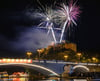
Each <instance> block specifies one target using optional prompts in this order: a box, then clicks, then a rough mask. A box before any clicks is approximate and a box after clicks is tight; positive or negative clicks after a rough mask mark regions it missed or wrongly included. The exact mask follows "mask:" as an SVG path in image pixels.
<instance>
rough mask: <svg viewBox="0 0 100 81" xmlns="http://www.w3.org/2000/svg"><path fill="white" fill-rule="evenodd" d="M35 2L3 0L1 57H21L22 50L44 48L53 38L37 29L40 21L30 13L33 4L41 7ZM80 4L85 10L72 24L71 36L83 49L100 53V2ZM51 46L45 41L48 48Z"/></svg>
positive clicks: (0, 11)
mask: <svg viewBox="0 0 100 81" xmlns="http://www.w3.org/2000/svg"><path fill="white" fill-rule="evenodd" d="M40 1H41V2H42V3H43V4H52V2H53V0H51V1H50V0H47V1H46V0H40ZM56 1H58V2H59V1H62V0H56ZM66 1H67V0H66ZM35 2H36V0H10V1H6V0H1V1H0V54H3V53H5V54H4V55H1V56H11V55H12V56H17V55H18V56H20V53H23V54H24V53H25V52H26V51H32V50H33V49H36V48H38V45H40V48H41V47H44V43H45V42H47V41H48V43H50V40H51V39H50V38H49V39H46V38H45V37H46V35H45V33H43V32H42V34H41V31H39V30H37V29H35V30H34V28H33V26H35V27H36V25H37V24H38V23H37V22H38V21H36V20H35V19H34V18H32V17H29V16H28V15H27V14H28V13H27V11H28V9H30V6H32V7H33V8H34V9H33V10H35V9H36V8H37V6H36V5H37V3H35ZM77 3H78V5H79V6H80V8H81V11H82V13H81V14H80V17H79V19H78V21H77V26H76V27H72V28H73V30H74V32H73V31H72V30H71V37H70V39H71V40H72V41H74V42H75V43H76V44H77V45H78V50H79V51H91V52H92V51H93V52H95V53H100V36H99V35H100V23H99V22H100V20H99V19H100V12H99V10H100V1H99V0H78V2H77ZM37 32H38V33H37ZM39 36H40V37H39ZM35 39H36V40H35ZM66 39H68V37H66ZM37 40H40V41H39V42H38V41H37ZM47 45H48V44H45V47H46V46H47ZM22 50H23V51H22ZM13 53H14V54H13ZM23 54H22V56H23Z"/></svg>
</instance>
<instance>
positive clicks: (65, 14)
mask: <svg viewBox="0 0 100 81" xmlns="http://www.w3.org/2000/svg"><path fill="white" fill-rule="evenodd" d="M76 2H77V1H76ZM76 2H75V3H73V1H72V0H71V1H70V2H69V3H68V5H66V4H65V3H63V4H62V5H61V6H60V9H59V10H58V13H59V16H60V19H61V21H62V22H64V24H63V28H62V31H61V37H60V43H61V42H62V39H63V35H64V31H65V28H66V25H67V29H68V27H69V26H70V25H71V24H75V25H77V24H76V22H75V21H76V20H77V18H78V16H79V14H80V10H79V9H80V7H79V6H77V5H76Z"/></svg>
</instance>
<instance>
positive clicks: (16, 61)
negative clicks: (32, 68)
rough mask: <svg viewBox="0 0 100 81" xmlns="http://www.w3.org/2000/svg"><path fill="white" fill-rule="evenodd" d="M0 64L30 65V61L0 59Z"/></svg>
mask: <svg viewBox="0 0 100 81" xmlns="http://www.w3.org/2000/svg"><path fill="white" fill-rule="evenodd" d="M0 63H32V60H31V59H0Z"/></svg>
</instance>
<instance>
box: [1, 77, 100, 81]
mask: <svg viewBox="0 0 100 81" xmlns="http://www.w3.org/2000/svg"><path fill="white" fill-rule="evenodd" d="M0 81H100V79H91V80H87V79H64V78H62V79H61V78H58V79H56V80H53V79H52V80H51V79H46V80H32V79H29V78H0Z"/></svg>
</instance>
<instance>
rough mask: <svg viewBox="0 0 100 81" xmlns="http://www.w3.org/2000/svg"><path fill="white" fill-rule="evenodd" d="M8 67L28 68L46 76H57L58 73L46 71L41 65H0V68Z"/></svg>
mask: <svg viewBox="0 0 100 81" xmlns="http://www.w3.org/2000/svg"><path fill="white" fill-rule="evenodd" d="M9 65H14V66H21V67H28V68H31V69H34V70H36V71H38V72H41V73H43V74H44V75H46V76H59V74H58V73H56V72H54V71H53V70H51V69H48V68H46V67H44V66H41V65H36V64H27V63H3V64H0V66H9Z"/></svg>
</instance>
